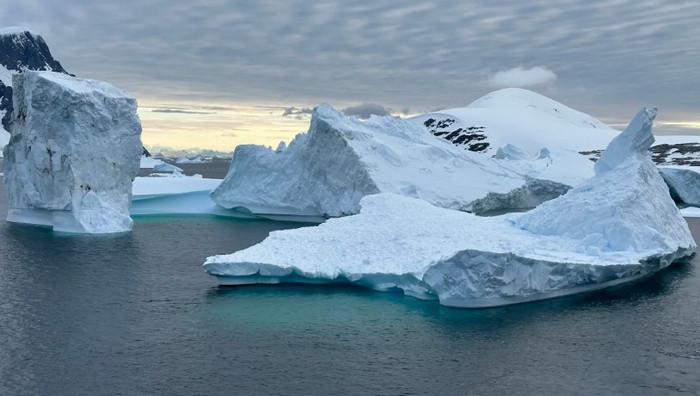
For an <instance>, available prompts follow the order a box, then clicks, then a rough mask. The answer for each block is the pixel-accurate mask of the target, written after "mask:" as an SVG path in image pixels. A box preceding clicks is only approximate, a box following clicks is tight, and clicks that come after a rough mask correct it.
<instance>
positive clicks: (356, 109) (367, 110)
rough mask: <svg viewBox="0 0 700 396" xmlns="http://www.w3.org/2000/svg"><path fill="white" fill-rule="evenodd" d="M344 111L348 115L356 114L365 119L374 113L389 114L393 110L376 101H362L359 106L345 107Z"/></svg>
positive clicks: (379, 114)
mask: <svg viewBox="0 0 700 396" xmlns="http://www.w3.org/2000/svg"><path fill="white" fill-rule="evenodd" d="M343 113H345V115H347V116H354V117H357V118H360V119H363V120H366V119H368V118H369V117H370V116H372V115H378V116H387V115H390V114H391V111H390V110H389V109H387V108H386V107H384V106H382V105H380V104H376V103H362V104H360V105H357V106H350V107H346V108H345V109H343Z"/></svg>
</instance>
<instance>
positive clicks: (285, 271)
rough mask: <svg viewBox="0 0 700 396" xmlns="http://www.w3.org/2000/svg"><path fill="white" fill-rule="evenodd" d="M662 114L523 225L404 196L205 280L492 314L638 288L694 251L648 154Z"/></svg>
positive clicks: (631, 131)
mask: <svg viewBox="0 0 700 396" xmlns="http://www.w3.org/2000/svg"><path fill="white" fill-rule="evenodd" d="M655 115H656V110H655V109H653V108H647V109H644V110H642V111H640V112H639V113H638V114H637V115H636V117H635V118H634V120H633V121H632V122H631V123H630V126H629V127H628V128H627V129H625V131H624V132H622V133H621V134H620V135H619V136H618V137H616V138H615V139H614V140H613V141H612V142H611V143H610V145H609V148H610V151H609V152H607V151H606V153H607V154H605V153H604V154H603V158H604V162H602V163H601V164H603V165H600V166H598V167H597V168H596V174H595V176H593V177H592V178H591V179H589V180H588V181H587V182H585V183H584V184H582V185H580V186H578V187H576V188H573V189H571V190H570V191H568V192H567V193H566V194H565V195H563V196H560V197H558V198H556V199H553V200H551V201H548V202H545V203H543V204H542V205H540V206H538V207H537V208H535V209H533V210H531V211H530V212H527V213H524V214H508V215H503V216H497V217H478V216H475V215H473V214H469V213H463V212H459V211H455V210H449V209H445V208H440V207H437V206H435V205H432V204H431V203H429V202H427V201H425V200H420V199H416V198H412V197H407V196H402V195H396V194H388V193H381V194H373V195H367V196H365V197H363V198H362V200H361V207H362V209H361V211H360V213H359V214H357V215H354V216H348V217H343V218H336V219H330V220H328V221H327V222H326V223H324V224H321V225H318V226H315V227H307V228H300V229H295V230H285V231H276V232H273V233H271V234H270V236H269V237H268V238H267V239H265V240H264V241H263V242H261V243H259V244H257V245H255V246H252V247H250V248H248V249H245V250H241V251H238V252H235V253H233V254H229V255H219V256H211V257H209V258H207V260H206V262H205V263H204V269H205V270H206V272H207V273H209V274H210V275H213V276H216V277H217V279H218V281H219V283H220V284H222V285H241V284H256V283H260V284H275V283H282V282H301V283H334V282H346V283H353V284H357V285H362V286H366V287H370V288H373V289H375V290H380V291H394V292H402V293H404V294H406V295H409V296H414V297H418V298H422V299H436V300H438V301H439V303H440V304H443V305H448V306H454V307H492V306H500V305H507V304H513V303H520V302H525V301H532V300H539V299H545V298H551V297H557V296H563V295H569V294H574V293H580V292H584V291H590V290H595V289H600V288H604V287H608V286H612V285H617V284H620V283H624V282H629V281H633V280H636V279H639V278H642V277H644V276H647V275H649V274H651V273H653V272H655V271H658V270H660V269H662V268H665V267H666V266H668V265H670V264H671V263H673V262H677V261H680V260H684V259H686V258H688V257H690V256H691V255H692V254H694V251H695V249H696V244H695V241H694V240H693V238H692V236H691V234H690V231H689V229H688V225H687V223H686V222H685V220H684V219H683V217H682V216H681V215H680V213H679V211H678V209H677V207H676V206H675V204H674V202H673V200H672V199H671V197H670V195H669V193H668V189H667V187H666V185H665V184H664V181H663V180H662V178H661V176H660V175H659V173H658V171H657V170H656V167H655V165H654V164H653V162H652V161H651V158H650V156H649V153H648V152H647V149H648V148H649V145H650V144H651V142H653V136H652V134H651V125H652V121H653V119H654V117H655Z"/></svg>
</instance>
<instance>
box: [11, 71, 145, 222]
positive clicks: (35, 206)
mask: <svg viewBox="0 0 700 396" xmlns="http://www.w3.org/2000/svg"><path fill="white" fill-rule="evenodd" d="M13 86H14V92H13V101H14V106H15V108H14V111H13V113H12V119H11V121H12V124H11V132H12V138H11V139H10V142H9V144H8V145H7V146H5V149H4V156H5V161H4V173H5V178H4V179H5V185H6V187H7V188H6V191H7V198H8V199H7V201H8V210H7V220H8V221H11V222H18V223H28V224H37V225H43V226H49V227H52V228H53V229H54V230H55V231H62V232H73V233H113V232H123V231H129V230H131V227H132V220H131V218H130V217H129V205H130V202H131V181H132V180H133V179H134V177H136V174H137V173H138V170H139V162H140V160H139V158H140V156H141V153H142V151H143V148H142V146H141V123H140V121H139V118H138V116H137V114H136V100H135V99H134V98H133V97H131V96H130V95H129V94H127V93H126V92H124V91H122V90H121V89H118V88H116V87H114V86H112V85H110V84H108V83H105V82H101V81H94V80H83V79H78V78H75V77H71V76H68V75H65V74H59V73H53V72H34V71H29V70H27V71H24V72H23V73H20V74H15V75H14V84H13Z"/></svg>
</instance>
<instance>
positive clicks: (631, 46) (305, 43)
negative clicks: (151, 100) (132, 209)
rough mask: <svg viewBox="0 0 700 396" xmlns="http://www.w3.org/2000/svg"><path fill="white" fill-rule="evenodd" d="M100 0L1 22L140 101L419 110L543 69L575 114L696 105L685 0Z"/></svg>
mask: <svg viewBox="0 0 700 396" xmlns="http://www.w3.org/2000/svg"><path fill="white" fill-rule="evenodd" d="M103 3H106V2H95V1H91V0H64V1H61V2H55V1H52V0H23V1H22V2H19V1H14V2H10V4H7V5H3V8H2V9H0V24H2V25H17V24H25V25H28V26H29V27H31V28H33V29H34V30H38V31H42V32H45V33H44V36H45V38H46V39H47V41H48V43H49V45H50V46H51V47H52V49H53V51H54V55H55V56H56V57H57V58H58V59H59V60H60V61H61V62H62V63H63V64H64V66H65V67H66V68H67V69H68V70H69V71H70V72H72V73H76V74H78V75H80V76H86V77H93V78H100V79H104V80H108V81H112V82H115V83H116V84H118V85H120V86H122V87H124V88H126V89H127V90H129V91H131V92H132V93H133V94H134V95H136V96H137V97H138V96H148V95H151V96H158V97H169V98H199V99H205V98H218V99H224V100H227V99H228V100H276V101H279V102H282V103H320V102H331V103H342V104H350V103H362V102H375V103H382V104H385V105H387V106H389V107H395V108H400V107H403V106H410V107H411V108H414V109H421V108H422V109H427V108H435V107H451V106H463V105H466V104H468V103H469V102H470V101H471V100H473V99H475V98H477V97H478V96H480V95H482V94H484V93H486V92H488V91H490V90H491V89H493V88H492V87H490V86H489V85H488V84H487V78H488V76H490V75H492V74H493V73H496V72H498V71H502V70H508V69H512V68H514V67H518V66H522V67H523V68H526V69H529V68H532V67H534V66H544V67H546V68H548V69H549V70H551V71H553V72H554V73H556V76H557V80H556V89H554V90H552V91H551V92H545V93H547V94H549V95H550V96H552V97H554V98H555V99H558V100H562V101H564V102H565V103H566V104H569V105H571V106H574V107H578V108H580V109H582V110H584V111H597V110H600V111H606V110H609V108H610V106H612V105H614V106H617V107H616V108H618V109H624V110H625V111H632V110H633V109H634V108H637V107H640V106H642V105H645V104H650V103H653V104H656V105H658V106H660V107H661V109H662V111H663V109H664V108H665V107H666V108H669V107H670V108H673V109H678V111H679V112H681V111H684V112H688V111H696V110H697V109H698V107H700V98H699V97H698V96H697V94H696V92H698V91H700V68H698V67H697V64H698V61H699V60H700V40H698V38H699V37H700V24H699V23H697V21H698V20H700V7H698V6H697V5H696V3H694V2H683V1H681V2H673V3H670V2H665V1H661V0H658V1H656V0H655V1H650V0H634V1H627V0H625V1H623V0H613V1H609V2H605V3H599V2H590V1H587V0H575V1H571V2H567V3H565V4H554V3H552V2H549V1H542V0H535V1H528V2H522V1H491V2H488V3H486V2H464V1H441V2H425V3H420V4H418V3H412V5H410V6H406V3H407V2H404V1H398V0H386V1H366V0H358V1H355V2H340V1H319V2H307V1H300V0H290V1H286V2H279V1H255V2H247V1H245V2H244V1H228V2H222V1H216V0H199V1H197V2H173V1H166V0H151V1H141V0H121V1H120V2H118V3H116V2H112V3H111V4H103ZM485 3H486V4H485ZM667 3H670V4H667ZM620 111H621V110H620ZM662 114H663V112H662Z"/></svg>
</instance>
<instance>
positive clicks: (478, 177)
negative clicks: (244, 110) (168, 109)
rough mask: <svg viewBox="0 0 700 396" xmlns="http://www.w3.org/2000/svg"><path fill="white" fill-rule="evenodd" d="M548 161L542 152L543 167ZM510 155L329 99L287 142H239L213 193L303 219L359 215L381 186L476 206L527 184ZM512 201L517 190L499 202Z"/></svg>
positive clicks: (237, 205)
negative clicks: (481, 150)
mask: <svg viewBox="0 0 700 396" xmlns="http://www.w3.org/2000/svg"><path fill="white" fill-rule="evenodd" d="M547 161H548V159H547V158H543V159H542V162H541V166H542V167H543V168H546V166H547ZM503 162H504V161H498V160H495V159H493V158H490V157H488V156H483V155H479V154H476V153H471V152H468V151H465V150H463V149H461V148H459V147H455V146H454V145H452V144H450V143H449V142H447V141H445V140H443V139H436V138H435V137H434V136H431V135H430V134H428V133H426V132H425V131H424V130H423V129H422V128H421V127H420V126H418V125H416V124H415V123H414V122H409V121H406V120H400V119H396V118H393V117H372V118H370V119H369V120H367V121H360V120H358V119H356V118H354V117H346V116H344V115H343V114H342V113H340V112H338V111H336V110H335V109H333V108H331V107H330V106H327V105H322V106H319V107H317V108H316V109H315V110H314V113H313V116H312V119H311V125H310V128H309V131H308V133H305V134H299V135H297V136H296V138H295V139H294V140H293V141H292V142H291V143H290V144H289V146H288V147H286V148H280V149H278V150H272V149H270V148H266V147H263V146H254V145H246V146H238V147H237V148H236V151H235V152H234V155H233V160H232V161H231V166H230V169H229V172H228V174H227V176H226V178H225V179H224V181H223V183H222V184H221V186H219V187H218V188H217V189H216V190H214V192H213V193H212V198H213V199H214V201H215V202H216V203H218V204H219V205H221V206H222V207H224V208H228V209H233V210H235V211H238V212H240V213H242V214H249V215H255V216H259V217H267V218H273V219H282V220H284V219H292V220H297V221H300V220H309V221H321V220H323V219H325V218H329V217H338V216H344V215H350V214H355V213H357V212H358V211H359V209H360V205H359V203H360V200H361V199H362V197H364V196H366V195H369V194H377V193H394V194H400V195H405V196H408V197H415V198H420V199H423V200H425V201H428V202H430V203H432V204H433V205H436V206H440V207H444V208H449V209H457V210H463V211H471V210H472V208H471V206H470V205H471V203H472V202H475V201H476V200H480V199H484V198H485V197H486V196H487V195H488V194H489V193H496V194H508V193H511V192H513V191H514V190H515V191H516V193H517V191H521V190H518V189H519V188H520V187H523V186H524V185H525V184H526V183H527V181H528V179H527V178H526V176H525V175H522V174H520V173H518V172H516V171H514V170H512V169H511V168H512V166H511V165H508V166H506V165H505V164H504V163H503ZM542 183H543V184H546V183H547V181H543V182H542ZM537 191H539V190H537V189H530V190H528V191H527V192H528V193H529V194H530V195H529V196H528V197H527V202H532V201H537V200H538V198H541V197H537V196H535V195H534V193H536V192H537ZM516 193H513V194H516ZM548 198H550V197H549V196H548V197H546V198H542V199H540V200H539V201H538V202H536V203H539V202H542V201H544V200H545V199H548ZM511 201H517V199H516V197H514V198H513V199H512V200H510V201H500V202H511ZM523 202H524V201H523ZM494 205H495V204H493V205H486V206H488V207H489V208H491V206H494ZM495 209H506V208H495Z"/></svg>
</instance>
